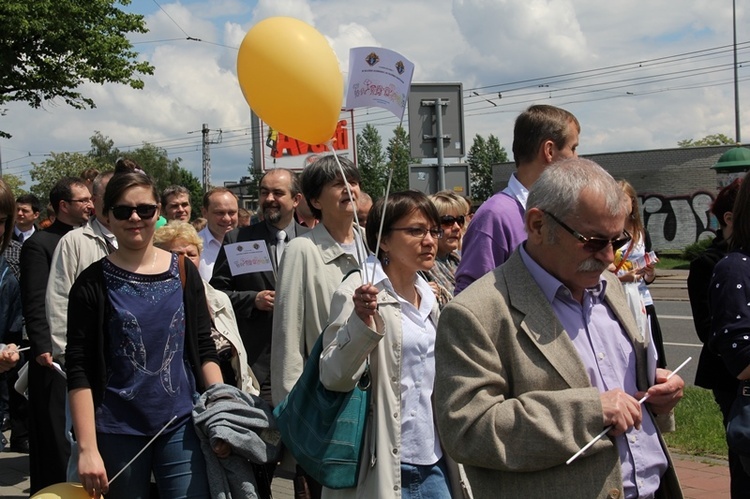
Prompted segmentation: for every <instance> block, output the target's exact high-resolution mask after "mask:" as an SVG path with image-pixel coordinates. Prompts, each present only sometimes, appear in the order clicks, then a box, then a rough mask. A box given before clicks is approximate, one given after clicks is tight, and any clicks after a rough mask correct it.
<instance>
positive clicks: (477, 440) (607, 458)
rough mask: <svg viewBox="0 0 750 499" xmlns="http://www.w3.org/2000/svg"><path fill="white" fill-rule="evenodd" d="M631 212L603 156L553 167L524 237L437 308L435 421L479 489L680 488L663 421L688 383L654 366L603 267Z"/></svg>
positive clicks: (676, 493) (478, 492) (504, 493)
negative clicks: (604, 165) (598, 162)
mask: <svg viewBox="0 0 750 499" xmlns="http://www.w3.org/2000/svg"><path fill="white" fill-rule="evenodd" d="M625 213H626V211H625V201H624V199H623V195H622V192H621V190H620V189H619V187H618V185H617V183H616V182H615V181H614V179H613V178H612V177H611V176H610V175H609V174H608V173H607V172H606V171H604V170H603V169H602V168H601V167H599V166H598V165H596V164H595V163H593V162H591V161H588V160H584V159H578V158H572V159H568V160H565V161H562V162H560V163H557V164H555V165H552V166H550V167H549V168H547V170H546V171H545V172H544V173H543V174H542V175H541V177H540V178H539V180H537V182H536V183H535V184H534V186H533V187H532V188H531V191H530V193H529V198H528V205H527V210H526V213H525V218H524V221H525V228H526V232H527V234H528V239H527V241H526V242H525V243H523V244H522V245H521V246H519V247H518V248H517V249H516V251H514V252H513V254H512V255H511V257H510V258H509V259H508V261H507V262H506V263H505V264H503V265H502V266H500V267H498V268H497V269H495V270H493V271H492V272H490V273H489V274H486V275H485V276H483V277H482V278H481V279H479V280H477V281H476V282H474V283H473V284H472V285H470V286H469V287H468V288H466V289H465V290H464V291H463V292H462V293H461V294H460V295H458V296H457V297H456V298H455V299H454V300H453V301H452V302H451V303H449V304H448V306H447V307H446V308H445V309H444V310H443V312H442V314H441V317H440V323H439V324H438V331H437V342H436V346H435V355H436V362H437V366H436V370H437V379H436V382H435V397H436V406H437V407H442V408H444V410H443V411H440V412H439V413H438V416H437V419H438V427H439V431H440V437H441V442H442V443H443V446H444V448H445V450H446V451H447V452H448V454H449V455H450V456H451V457H453V458H454V459H455V460H456V461H458V462H459V463H463V464H464V466H465V470H466V473H467V475H468V478H469V481H470V483H471V486H472V489H473V492H474V496H475V497H498V498H504V497H509V498H511V497H512V498H516V497H545V496H553V497H610V498H617V497H664V498H673V497H682V493H681V491H680V487H679V483H678V481H677V476H676V475H675V472H674V468H673V466H672V462H671V459H670V457H669V452H668V450H667V448H666V445H665V443H664V441H663V439H662V438H661V433H660V429H669V426H670V425H671V424H673V419H672V417H671V411H672V409H673V408H674V406H675V405H676V404H677V402H678V401H679V400H680V398H681V397H682V390H683V387H684V382H683V380H682V379H681V378H680V377H679V376H673V377H672V378H670V379H669V380H667V376H668V375H669V371H666V370H664V369H656V367H655V366H656V361H655V355H654V354H653V349H649V345H648V343H649V338H643V337H642V336H641V334H640V332H639V330H638V328H637V327H636V324H635V320H634V317H633V316H632V313H631V312H630V309H629V308H628V305H627V301H626V297H625V294H624V292H623V290H622V286H621V285H620V283H619V281H618V280H617V278H616V277H615V276H614V274H612V273H611V272H609V271H608V270H607V267H608V266H609V264H611V263H612V261H613V260H614V250H616V249H617V248H618V247H621V246H623V245H624V244H625V243H626V242H627V241H628V240H629V235H628V234H627V233H626V232H625V231H624V223H625ZM647 393H648V394H649V399H648V401H646V402H645V404H643V405H642V406H641V405H640V404H639V399H641V398H642V397H643V396H644V395H646V394H647ZM608 427H611V429H610V430H609V431H608V433H607V435H606V436H605V437H604V438H603V439H601V440H599V442H598V443H596V444H595V445H594V446H593V447H591V448H590V449H589V450H588V451H587V452H586V453H585V454H583V455H582V456H580V457H579V458H578V459H576V460H575V461H573V462H572V463H571V464H570V465H567V464H566V461H567V460H568V459H569V458H570V457H571V456H572V455H574V454H575V453H576V452H577V451H578V449H580V448H581V447H583V446H584V445H586V443H587V442H589V441H590V440H591V439H593V438H594V437H595V436H596V435H598V434H599V433H600V432H601V431H602V430H603V429H604V428H608Z"/></svg>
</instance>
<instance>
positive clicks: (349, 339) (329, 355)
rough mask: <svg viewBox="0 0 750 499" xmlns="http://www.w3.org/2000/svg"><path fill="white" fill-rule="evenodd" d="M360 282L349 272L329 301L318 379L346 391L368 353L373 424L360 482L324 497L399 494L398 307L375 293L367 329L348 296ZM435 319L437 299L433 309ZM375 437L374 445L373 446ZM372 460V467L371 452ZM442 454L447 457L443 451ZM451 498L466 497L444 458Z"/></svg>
mask: <svg viewBox="0 0 750 499" xmlns="http://www.w3.org/2000/svg"><path fill="white" fill-rule="evenodd" d="M370 268H371V267H370ZM381 272H382V271H381ZM361 285H362V277H361V274H360V273H354V274H352V275H351V276H349V277H348V278H347V279H346V280H345V281H344V282H343V283H342V284H341V286H340V287H339V289H338V290H337V291H336V293H335V294H334V296H333V300H332V302H331V323H330V325H329V326H328V327H327V328H326V329H325V331H324V333H323V334H324V337H323V345H324V350H323V353H322V354H321V358H320V379H321V382H322V383H323V385H324V386H326V388H328V389H330V390H335V391H340V392H348V391H351V390H353V389H354V387H355V385H356V384H357V381H358V380H359V378H360V377H361V376H362V373H363V372H364V368H365V361H366V360H367V358H368V356H369V361H370V372H371V379H372V388H371V389H372V390H373V392H372V406H373V410H374V414H373V419H372V420H371V421H374V423H375V424H374V425H371V426H368V428H367V429H366V430H365V431H366V432H367V436H366V439H365V441H366V444H365V449H364V452H363V455H362V460H363V462H362V465H361V466H360V470H359V485H358V487H357V488H356V489H355V488H352V489H343V490H330V489H324V491H323V497H324V498H339V497H341V498H361V499H370V498H385V497H392V498H400V497H401V459H400V440H401V417H400V414H401V306H400V304H399V302H398V300H397V299H396V298H395V297H394V296H393V295H392V294H391V293H390V292H388V291H386V290H383V284H382V282H381V283H380V284H378V285H377V286H378V288H379V289H381V291H380V293H379V294H378V314H376V316H375V322H376V329H375V330H373V329H370V328H369V327H368V326H367V325H365V323H364V322H362V320H361V319H360V318H359V317H358V316H357V315H356V314H355V313H354V304H353V302H352V295H353V294H354V290H355V289H356V288H358V287H359V286H361ZM431 316H432V320H433V321H434V322H435V324H437V319H438V305H437V301H436V302H435V305H434V307H433V310H432V315H431ZM373 442H374V445H373ZM373 456H374V457H375V458H376V459H375V461H374V462H375V464H374V466H371V465H370V463H371V462H372V457H373ZM446 457H447V456H446ZM448 468H449V473H450V478H451V483H452V486H453V487H452V488H453V497H456V498H458V497H462V496H467V497H469V493H468V490H467V491H466V492H464V490H463V489H462V486H466V483H465V481H462V480H461V478H459V470H458V467H457V466H456V464H455V463H454V462H453V461H451V460H450V459H449V460H448Z"/></svg>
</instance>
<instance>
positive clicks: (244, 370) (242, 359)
mask: <svg viewBox="0 0 750 499" xmlns="http://www.w3.org/2000/svg"><path fill="white" fill-rule="evenodd" d="M203 287H204V288H205V289H206V302H207V303H208V309H209V311H210V312H211V318H212V319H213V321H214V327H215V328H216V330H217V331H219V333H221V335H222V336H223V337H224V338H225V339H226V340H227V341H228V342H229V343H230V344H231V345H232V347H233V349H234V351H235V352H237V355H235V356H233V357H232V370H233V371H234V375H235V377H236V378H237V382H238V383H237V388H239V389H240V390H242V391H243V392H245V393H250V394H252V395H260V389H259V387H258V383H257V381H256V380H255V376H254V375H253V371H252V370H251V369H250V366H249V365H248V364H247V352H246V351H245V345H243V343H242V338H241V337H240V332H239V330H238V328H237V318H236V317H235V315H234V309H233V308H232V301H231V300H230V299H229V297H228V296H227V295H226V293H224V292H223V291H219V290H217V289H214V287H213V286H211V285H210V284H209V283H207V282H206V281H203Z"/></svg>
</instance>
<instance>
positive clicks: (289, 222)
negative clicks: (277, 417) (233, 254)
mask: <svg viewBox="0 0 750 499" xmlns="http://www.w3.org/2000/svg"><path fill="white" fill-rule="evenodd" d="M299 193H300V187H299V180H298V178H297V175H296V174H295V173H294V172H293V171H291V170H286V169H283V168H277V169H274V170H270V171H268V172H267V173H266V174H265V175H264V176H263V178H262V179H261V181H260V193H259V197H258V202H259V204H260V209H261V211H262V212H263V221H262V222H259V223H257V224H254V225H251V226H249V227H241V228H239V229H234V230H232V231H231V232H229V233H227V235H226V236H225V237H224V244H223V246H222V248H221V250H219V255H218V257H217V259H216V265H215V267H214V274H213V278H212V279H211V285H212V286H213V287H214V288H216V289H218V290H221V291H224V292H225V293H226V294H227V295H229V298H230V299H231V300H232V305H233V306H234V313H235V315H236V316H237V322H238V324H237V325H238V326H239V330H240V336H241V337H242V342H243V343H244V345H245V349H246V350H247V357H248V363H249V364H250V367H251V368H252V369H253V372H254V373H255V375H256V376H257V378H258V383H259V384H260V386H261V397H263V399H264V400H266V401H267V402H268V403H269V404H270V403H271V379H270V375H271V326H272V324H273V307H274V297H275V294H276V291H275V289H276V275H277V271H278V264H279V261H280V257H281V253H282V245H281V243H280V241H282V240H283V245H286V244H287V243H288V242H289V240H291V239H292V238H294V237H295V236H298V235H300V234H302V233H304V232H306V231H307V229H305V228H304V227H302V226H300V225H299V224H298V223H297V222H295V220H294V210H295V208H296V207H297V205H298V203H299V196H300V194H299ZM282 231H283V234H282ZM280 236H282V237H280ZM245 241H264V242H265V244H266V247H267V248H268V252H269V256H270V257H271V262H272V265H273V270H272V271H263V272H249V273H244V274H239V275H232V271H231V261H229V259H228V258H227V252H226V246H227V245H228V244H234V243H240V242H245Z"/></svg>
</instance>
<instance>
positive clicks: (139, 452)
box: [109, 415, 177, 485]
mask: <svg viewBox="0 0 750 499" xmlns="http://www.w3.org/2000/svg"><path fill="white" fill-rule="evenodd" d="M175 419H177V415H174V416H172V419H170V420H169V421H167V424H165V425H164V426H163V427H162V429H161V430H159V433H157V434H156V435H154V436H153V438H151V440H149V441H148V443H147V444H146V445H145V446H144V447H143V449H141V450H140V451H138V454H136V455H135V457H133V459H131V460H130V461H128V464H126V465H125V466H123V467H122V469H121V470H120V471H118V472H117V474H116V475H115V476H113V477H112V480H110V481H109V484H110V485H112V482H114V481H115V480H117V477H118V476H120V475H122V472H123V471H125V470H126V469H128V466H130V465H131V464H133V461H135V460H136V459H138V456H140V455H141V454H143V451H145V450H146V449H148V446H149V445H151V444H152V443H154V440H156V439H157V437H158V436H159V435H161V434H162V433H164V430H166V429H167V427H168V426H169V425H171V424H172V423H173V422H174V420H175Z"/></svg>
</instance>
